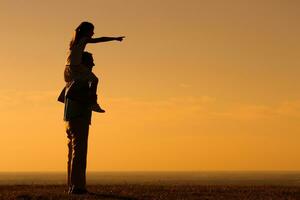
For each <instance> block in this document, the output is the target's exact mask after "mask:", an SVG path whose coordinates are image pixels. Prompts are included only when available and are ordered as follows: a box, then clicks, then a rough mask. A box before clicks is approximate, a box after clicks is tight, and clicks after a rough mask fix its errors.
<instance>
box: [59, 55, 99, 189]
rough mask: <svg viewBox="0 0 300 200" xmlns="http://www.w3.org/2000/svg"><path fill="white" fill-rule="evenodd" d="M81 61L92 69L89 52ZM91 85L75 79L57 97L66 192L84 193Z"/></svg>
mask: <svg viewBox="0 0 300 200" xmlns="http://www.w3.org/2000/svg"><path fill="white" fill-rule="evenodd" d="M82 63H83V64H84V65H85V66H86V67H88V68H89V69H90V70H92V68H93V66H94V60H93V56H92V54H91V53H88V52H84V53H83V55H82ZM91 93H92V92H91V88H90V83H89V82H88V81H80V80H78V81H75V82H73V83H72V84H71V85H68V86H66V88H65V89H64V90H63V92H62V94H61V95H60V97H59V99H58V100H59V101H61V102H64V103H65V109H64V120H65V121H66V132H67V137H68V151H69V152H68V169H67V170H68V193H69V194H85V193H87V190H86V160H87V147H88V133H89V126H90V124H91V117H92V110H91V103H92V97H91Z"/></svg>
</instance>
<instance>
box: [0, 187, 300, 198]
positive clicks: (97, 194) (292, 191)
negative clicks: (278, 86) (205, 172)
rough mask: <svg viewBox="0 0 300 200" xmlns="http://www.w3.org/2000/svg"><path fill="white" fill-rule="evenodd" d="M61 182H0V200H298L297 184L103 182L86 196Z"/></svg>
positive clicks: (299, 196) (90, 188) (91, 188)
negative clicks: (48, 183)
mask: <svg viewBox="0 0 300 200" xmlns="http://www.w3.org/2000/svg"><path fill="white" fill-rule="evenodd" d="M65 189H66V187H65V186H64V185H10V186H6V185H2V186H0V199H1V200H2V199H3V200H10V199H14V200H15V199H16V200H54V199H55V200H56V199H58V200H60V199H62V200H64V199H68V200H72V199H74V200H76V199H82V200H89V199H90V200H94V199H106V200H108V199H110V200H112V199H115V200H130V199H132V200H133V199H141V200H142V199H144V200H150V199H151V200H163V199H168V200H176V199H178V200H179V199H187V200H192V199H193V200H196V199H199V200H200V199H207V200H210V199H211V200H212V199H226V200H227V199H228V200H230V199H238V200H250V199H251V200H283V199H287V200H292V199H295V200H296V199H297V200H300V187H299V186H233V185H231V186H230V185H226V186H221V185H219V186H216V185H215V186H208V185H207V186H205V185H172V184H162V185H159V184H103V185H91V186H89V187H88V190H89V191H90V194H88V195H68V194H67V193H66V191H65Z"/></svg>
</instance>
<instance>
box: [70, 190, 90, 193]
mask: <svg viewBox="0 0 300 200" xmlns="http://www.w3.org/2000/svg"><path fill="white" fill-rule="evenodd" d="M69 194H88V191H87V190H86V189H73V190H70V191H69Z"/></svg>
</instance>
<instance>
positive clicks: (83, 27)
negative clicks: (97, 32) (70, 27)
mask: <svg viewBox="0 0 300 200" xmlns="http://www.w3.org/2000/svg"><path fill="white" fill-rule="evenodd" d="M93 35H94V25H93V24H92V23H90V22H81V24H80V25H79V26H78V27H77V28H76V29H75V34H74V36H73V38H72V40H71V42H70V49H72V47H73V46H74V45H75V44H76V43H77V42H78V41H79V40H80V39H81V38H83V37H89V38H91V37H92V36H93Z"/></svg>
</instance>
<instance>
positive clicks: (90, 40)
mask: <svg viewBox="0 0 300 200" xmlns="http://www.w3.org/2000/svg"><path fill="white" fill-rule="evenodd" d="M123 38H125V36H121V37H99V38H91V39H89V40H88V43H98V42H109V41H114V40H116V41H119V42H121V41H122V40H123Z"/></svg>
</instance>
